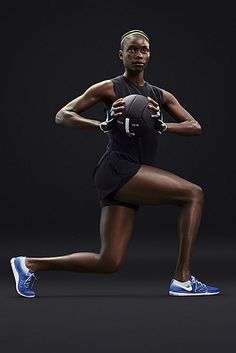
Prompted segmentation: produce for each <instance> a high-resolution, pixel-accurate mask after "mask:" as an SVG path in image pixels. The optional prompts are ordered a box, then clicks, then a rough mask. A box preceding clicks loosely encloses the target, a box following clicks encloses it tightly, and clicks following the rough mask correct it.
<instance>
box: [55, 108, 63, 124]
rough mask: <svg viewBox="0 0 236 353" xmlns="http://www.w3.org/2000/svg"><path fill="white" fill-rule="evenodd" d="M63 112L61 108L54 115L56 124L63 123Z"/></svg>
mask: <svg viewBox="0 0 236 353" xmlns="http://www.w3.org/2000/svg"><path fill="white" fill-rule="evenodd" d="M64 119H65V113H64V111H63V110H59V112H57V114H56V115H55V123H56V124H63V123H64V122H65V120H64Z"/></svg>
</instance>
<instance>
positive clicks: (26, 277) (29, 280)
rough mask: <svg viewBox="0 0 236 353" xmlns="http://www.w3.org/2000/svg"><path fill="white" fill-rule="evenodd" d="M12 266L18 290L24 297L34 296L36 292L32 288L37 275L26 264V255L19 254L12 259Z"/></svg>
mask: <svg viewBox="0 0 236 353" xmlns="http://www.w3.org/2000/svg"><path fill="white" fill-rule="evenodd" d="M11 267H12V271H13V274H14V277H15V282H16V291H17V293H18V294H20V295H22V296H23V297H27V298H33V297H35V292H34V291H33V290H32V289H31V288H32V287H33V285H34V282H35V280H36V277H35V275H34V273H33V272H30V271H29V270H28V269H27V268H26V266H25V257H24V256H18V257H13V258H12V259H11Z"/></svg>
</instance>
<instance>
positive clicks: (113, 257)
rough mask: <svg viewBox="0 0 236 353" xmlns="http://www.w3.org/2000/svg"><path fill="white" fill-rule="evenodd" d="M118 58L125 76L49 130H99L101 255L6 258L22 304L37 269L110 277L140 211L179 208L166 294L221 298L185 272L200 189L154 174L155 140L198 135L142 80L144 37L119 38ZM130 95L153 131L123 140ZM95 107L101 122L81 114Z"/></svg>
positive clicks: (65, 111)
mask: <svg viewBox="0 0 236 353" xmlns="http://www.w3.org/2000/svg"><path fill="white" fill-rule="evenodd" d="M119 57H120V59H121V60H122V61H123V65H124V69H125V72H124V74H123V75H121V76H118V77H115V78H113V79H111V80H106V81H102V82H99V83H96V84H94V85H92V86H91V87H90V88H88V89H87V90H86V91H85V92H84V93H83V94H82V95H81V96H79V97H77V98H76V99H74V100H73V101H71V102H70V103H69V104H67V105H66V106H65V107H64V108H62V109H61V110H60V111H59V112H58V113H57V115H56V123H58V124H63V125H65V126H68V127H76V128H80V129H95V130H99V129H101V130H102V131H103V132H104V133H107V134H108V137H109V143H108V146H107V150H106V152H105V153H104V155H103V156H102V158H101V159H100V161H99V163H98V164H97V166H96V168H95V170H94V173H93V175H94V184H95V186H96V188H97V190H98V195H99V198H100V200H101V207H102V209H101V221H100V235H101V250H100V253H92V252H78V253H74V254H70V255H66V256H59V257H48V258H29V257H25V256H19V257H15V258H12V259H11V266H12V269H13V273H14V277H15V281H16V290H17V292H18V293H19V294H20V295H22V296H25V297H34V296H35V292H34V291H33V290H32V286H31V285H32V283H33V282H34V279H35V275H34V273H35V272H37V271H42V270H68V271H78V272H103V273H104V272H114V271H117V270H118V268H119V267H120V265H121V263H122V260H123V258H124V254H125V250H126V248H127V245H128V242H129V240H130V238H131V235H132V231H133V225H134V218H135V213H136V211H137V210H138V207H139V204H149V205H159V204H173V205H176V206H178V207H180V208H181V213H180V218H179V226H178V231H179V237H180V246H179V256H178V260H177V264H176V269H175V273H174V276H173V277H174V278H173V279H172V280H171V283H170V288H169V294H170V295H174V296H198V295H213V294H218V293H220V291H219V289H218V288H214V287H210V286H208V285H205V284H203V283H201V282H200V281H198V280H197V279H196V278H195V277H194V276H192V275H191V273H190V265H191V257H192V250H193V245H194V240H195V238H196V235H197V232H198V228H199V224H200V219H201V214H202V207H203V199H204V196H203V191H202V189H201V188H200V187H199V186H198V185H196V184H193V183H191V182H189V181H186V180H184V179H182V178H180V177H179V176H176V175H174V174H172V173H169V172H167V171H164V170H161V169H159V168H158V167H157V156H156V154H157V153H156V152H157V145H158V137H159V136H160V135H161V134H162V133H174V134H180V135H200V133H201V126H200V125H199V123H198V122H197V121H196V120H195V119H194V118H193V117H192V116H191V114H189V113H188V112H187V111H186V110H185V109H184V108H183V107H182V106H181V105H180V104H179V102H178V101H177V99H176V98H175V97H174V96H173V95H172V94H171V93H170V92H168V91H166V90H163V89H160V88H159V87H156V86H153V85H150V84H149V83H148V82H145V80H144V70H145V69H146V67H147V65H148V62H149V59H150V45H149V38H148V36H147V35H146V34H145V33H144V32H143V31H140V30H133V31H129V32H127V33H125V34H124V35H123V36H122V37H121V47H120V50H119ZM129 94H141V95H143V96H147V97H148V99H149V101H150V108H151V109H152V110H153V115H152V117H153V119H156V129H155V130H150V133H148V134H147V135H145V136H143V137H139V138H132V137H129V136H125V135H122V133H120V131H119V130H118V129H116V127H115V123H116V119H117V117H120V116H122V111H123V109H124V106H125V103H124V101H123V99H122V98H123V97H125V96H127V95H129ZM98 102H103V103H104V104H105V106H106V107H107V112H108V114H107V119H106V121H104V122H102V123H101V122H100V121H97V120H91V119H87V118H84V117H82V116H81V115H80V114H81V113H82V112H83V111H85V110H87V109H88V108H90V107H91V106H93V105H94V104H96V103H98ZM162 109H164V110H166V111H167V112H168V113H169V114H170V115H171V116H172V117H173V118H174V119H175V120H176V123H166V124H165V123H164V122H163V121H162V119H161V118H160V116H161V112H162Z"/></svg>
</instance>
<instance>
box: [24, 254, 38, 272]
mask: <svg viewBox="0 0 236 353" xmlns="http://www.w3.org/2000/svg"><path fill="white" fill-rule="evenodd" d="M25 266H26V267H27V268H28V270H29V271H30V272H36V270H35V266H34V265H33V264H32V261H31V260H30V258H27V257H26V258H25Z"/></svg>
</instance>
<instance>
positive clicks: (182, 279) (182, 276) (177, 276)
mask: <svg viewBox="0 0 236 353" xmlns="http://www.w3.org/2000/svg"><path fill="white" fill-rule="evenodd" d="M189 278H190V273H189V272H186V273H175V275H174V279H176V280H177V281H179V282H187V281H188V280H189Z"/></svg>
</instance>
